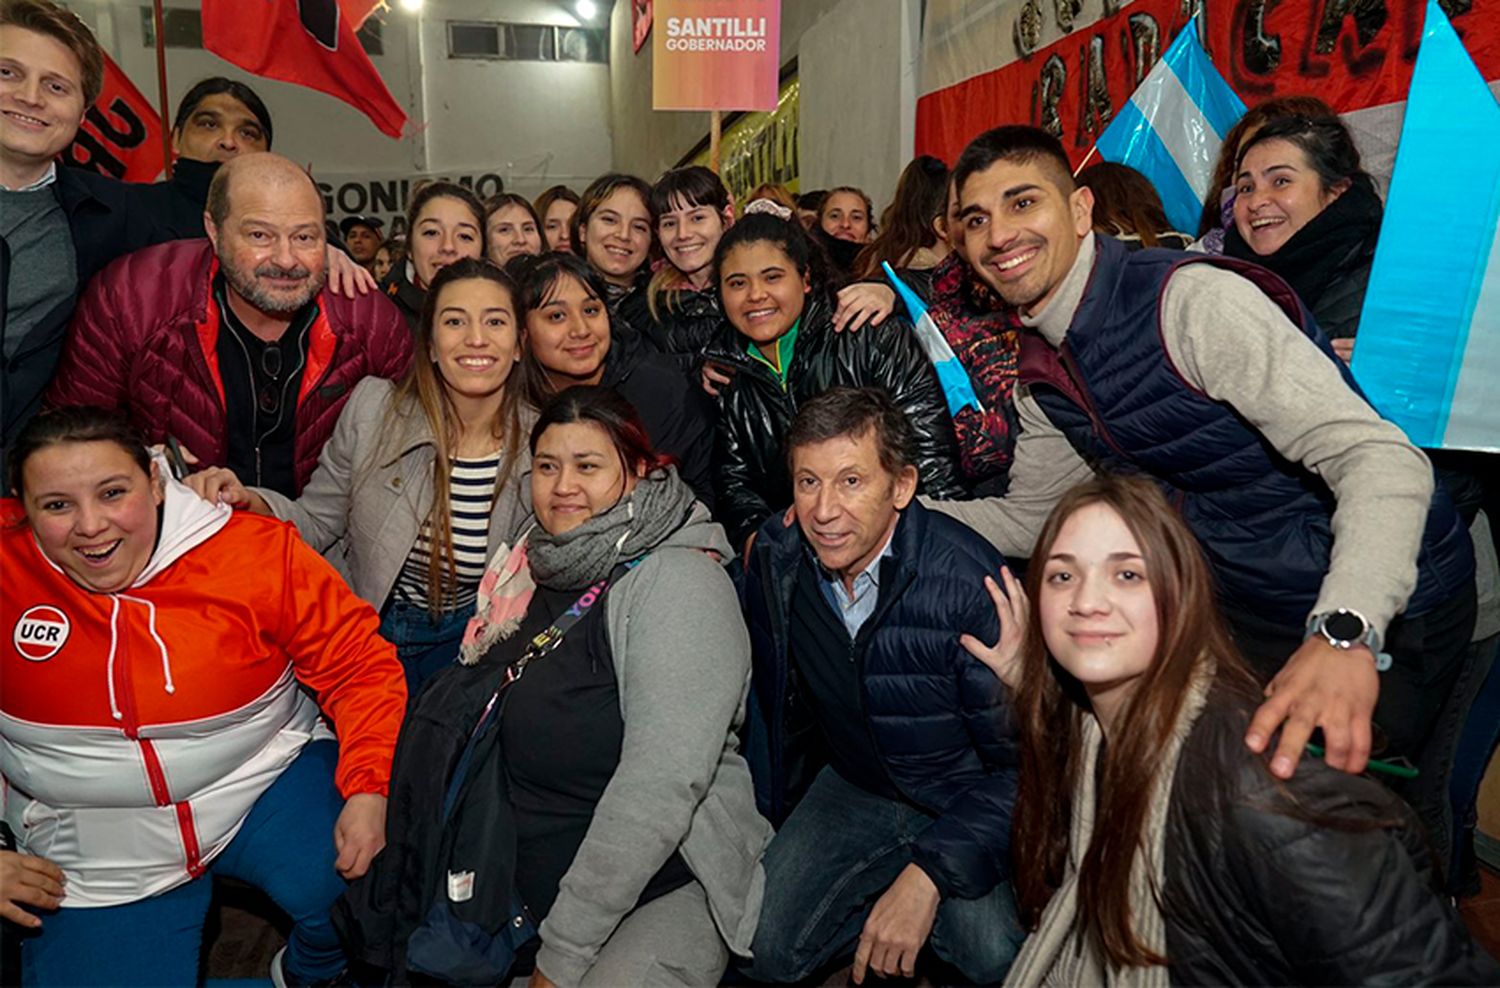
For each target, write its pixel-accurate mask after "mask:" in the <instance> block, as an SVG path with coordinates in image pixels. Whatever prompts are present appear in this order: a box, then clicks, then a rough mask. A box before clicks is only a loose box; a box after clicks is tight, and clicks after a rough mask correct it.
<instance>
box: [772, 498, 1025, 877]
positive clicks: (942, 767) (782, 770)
mask: <svg viewBox="0 0 1500 988" xmlns="http://www.w3.org/2000/svg"><path fill="white" fill-rule="evenodd" d="M810 552H811V549H810V548H809V546H808V543H807V541H806V539H805V538H804V536H803V535H802V532H801V530H800V529H798V528H797V526H796V525H793V526H792V527H791V528H787V527H786V526H784V525H783V524H782V522H781V519H780V518H772V519H770V520H768V521H767V522H766V524H765V526H764V527H763V528H762V529H761V530H760V537H759V538H757V539H756V540H755V548H754V550H753V551H752V553H751V555H750V565H749V568H748V570H747V573H746V577H745V581H744V590H743V595H744V604H745V621H746V624H747V625H748V627H749V629H750V644H751V649H752V655H753V657H754V663H755V664H754V671H753V673H752V675H751V692H752V694H753V696H754V701H755V702H754V703H753V704H752V708H751V712H750V727H749V730H748V732H747V735H748V738H747V741H746V744H745V747H746V751H745V756H746V758H747V760H748V761H749V762H750V772H751V775H752V776H753V777H754V779H755V795H756V801H757V803H758V804H759V807H760V811H761V813H762V814H763V815H764V816H766V817H767V818H768V819H769V820H771V822H772V823H773V824H776V825H778V826H779V825H780V824H781V823H782V821H784V820H785V819H786V818H787V816H788V815H789V814H790V813H791V812H792V810H793V808H794V806H795V803H796V800H797V799H798V798H799V797H800V796H801V794H802V793H804V792H805V791H806V789H807V786H808V784H809V783H810V782H811V779H812V776H813V775H815V774H816V773H817V771H818V769H819V768H820V767H821V766H820V764H815V762H816V760H817V754H818V752H817V750H816V749H817V745H816V743H810V742H813V739H814V738H815V737H816V736H817V735H818V733H819V732H818V731H817V729H816V727H815V725H812V724H810V723H807V721H808V717H807V711H808V709H809V705H808V700H807V697H806V696H805V695H802V693H801V690H802V688H801V687H800V686H799V684H798V677H797V675H796V674H795V665H794V663H793V662H792V661H791V657H790V656H791V651H790V650H791V643H790V640H789V638H788V628H789V627H790V622H791V617H790V612H791V606H792V600H793V596H794V588H795V585H796V582H797V571H798V569H799V567H800V566H801V564H802V560H803V557H804V556H806V555H807V554H809V553H810ZM1004 564H1005V558H1004V557H1003V556H1001V555H1000V553H999V552H997V551H996V550H995V548H994V547H993V546H991V545H990V544H989V543H988V542H986V541H985V540H984V539H982V538H980V537H979V536H978V535H977V534H976V533H975V532H974V531H973V530H972V529H970V528H968V527H966V526H965V525H963V524H961V523H959V522H956V521H954V520H953V519H951V518H948V517H947V516H945V515H940V514H938V513H937V512H934V511H928V510H927V509H926V508H924V507H922V505H921V503H920V502H918V501H913V502H912V503H911V505H910V506H908V507H907V508H906V510H904V511H903V512H902V513H901V520H900V522H899V523H898V524H897V525H896V531H895V534H894V535H893V536H892V537H891V557H890V558H888V559H886V560H885V561H884V562H883V563H881V566H880V593H879V601H878V602H877V603H876V605H875V611H874V613H873V614H871V615H870V617H869V619H868V620H866V621H865V623H864V625H863V626H862V627H861V628H860V632H859V634H858V636H856V639H855V643H854V647H853V648H852V649H851V654H850V660H851V661H852V662H854V663H855V664H856V666H857V668H858V675H859V686H860V690H859V701H860V709H861V711H862V713H863V714H864V719H865V722H866V724H867V726H868V728H869V732H870V739H871V740H872V741H873V742H874V745H875V749H876V751H878V753H879V755H880V762H881V768H882V770H883V771H884V772H885V774H886V776H887V777H888V779H889V780H890V783H891V786H892V788H894V789H895V790H896V791H898V792H899V793H901V795H902V798H904V799H906V800H908V801H910V802H911V803H912V804H913V805H915V806H918V807H920V808H922V809H923V810H925V811H926V812H927V813H928V814H930V815H931V816H932V817H933V821H932V823H931V824H930V825H929V826H927V827H926V828H925V829H924V830H923V831H922V833H921V834H920V835H919V836H918V837H917V839H916V842H915V844H914V846H913V848H912V853H913V856H914V858H915V860H916V862H917V864H919V865H920V866H921V868H922V870H923V871H925V872H926V873H927V875H928V877H930V878H931V879H932V881H933V883H934V884H936V885H937V887H938V890H939V891H940V892H941V893H942V895H943V897H944V898H947V897H948V896H957V897H959V898H963V899H972V898H977V897H979V896H982V895H985V894H987V893H988V892H989V891H990V890H991V889H993V888H994V887H995V886H996V885H997V884H999V882H1000V881H1002V880H1003V879H1004V878H1005V877H1006V876H1007V875H1008V874H1009V873H1010V822H1011V813H1012V810H1013V809H1014V807H1015V799H1016V784H1017V779H1018V771H1019V765H1020V744H1019V738H1018V736H1017V732H1016V723H1015V720H1014V717H1013V715H1012V713H1011V706H1010V700H1009V697H1008V695H1007V693H1006V691H1005V688H1004V687H1003V686H1001V685H1000V681H999V680H998V679H996V678H995V675H994V673H992V672H990V670H989V669H987V668H986V667H984V666H983V665H981V664H980V663H978V662H976V661H974V660H973V659H972V657H971V656H970V655H969V654H968V653H967V652H965V651H964V649H963V646H962V645H960V644H959V641H958V635H959V629H967V630H969V631H970V632H971V633H973V634H974V635H976V636H977V637H979V638H980V639H981V640H983V641H993V640H994V639H995V638H996V637H998V636H999V634H1000V625H999V622H998V621H997V620H996V619H995V608H994V605H993V604H992V603H991V601H990V598H989V594H988V593H986V592H985V589H984V577H985V576H986V575H989V574H993V573H994V572H995V571H996V570H998V569H999V568H1000V567H1001V566H1003V565H1004ZM799 715H800V716H799Z"/></svg>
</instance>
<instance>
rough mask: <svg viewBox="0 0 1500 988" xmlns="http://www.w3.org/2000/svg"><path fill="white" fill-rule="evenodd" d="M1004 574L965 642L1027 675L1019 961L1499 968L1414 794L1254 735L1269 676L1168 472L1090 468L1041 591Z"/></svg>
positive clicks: (1449, 970) (1210, 979)
mask: <svg viewBox="0 0 1500 988" xmlns="http://www.w3.org/2000/svg"><path fill="white" fill-rule="evenodd" d="M1002 576H1003V578H1004V581H1005V584H1006V592H1005V593H1004V594H1002V593H1001V591H1000V588H999V587H998V586H996V585H995V584H994V583H993V581H987V582H989V583H990V590H991V593H992V595H993V596H994V598H995V602H996V608H997V610H998V611H999V613H1000V616H1001V627H1002V638H1001V641H1000V642H999V644H998V645H997V646H996V647H994V648H990V647H987V646H985V645H983V644H982V643H980V642H978V641H976V640H975V639H973V638H972V637H970V636H967V635H966V636H964V644H965V646H966V647H968V648H969V650H970V651H971V652H972V653H973V654H974V655H975V656H976V657H977V658H979V659H980V660H981V661H984V662H985V663H986V664H987V665H989V666H990V667H991V668H992V669H994V670H995V671H996V673H997V674H998V675H1000V676H1001V678H1003V679H1006V680H1007V681H1009V682H1014V683H1015V684H1016V689H1017V697H1016V705H1017V708H1018V715H1019V722H1020V725H1021V739H1022V763H1021V784H1020V793H1019V795H1018V797H1017V801H1016V813H1015V818H1014V830H1013V833H1012V841H1011V849H1012V859H1013V864H1014V869H1015V871H1014V884H1015V888H1016V895H1017V899H1018V903H1019V905H1020V909H1021V914H1022V918H1023V921H1024V922H1025V923H1027V924H1028V925H1029V926H1030V927H1031V928H1032V929H1033V930H1034V932H1033V933H1032V936H1031V938H1030V939H1029V940H1028V941H1027V943H1026V945H1025V947H1023V948H1022V951H1021V954H1020V956H1019V957H1018V958H1017V959H1016V962H1015V965H1014V966H1013V967H1012V968H1011V972H1010V975H1009V977H1008V978H1007V981H1006V984H1007V985H1016V986H1029V985H1052V984H1061V985H1067V984H1105V983H1106V982H1107V983H1109V984H1111V985H1166V984H1169V983H1183V984H1236V983H1249V984H1367V983H1374V982H1381V983H1390V984H1415V983H1424V984H1425V983H1438V984H1493V983H1496V979H1497V978H1500V965H1497V964H1496V963H1495V961H1494V960H1493V959H1492V958H1490V957H1489V956H1488V955H1486V954H1485V952H1484V950H1483V949H1482V948H1481V947H1479V946H1478V945H1476V944H1475V943H1474V941H1473V940H1472V939H1471V938H1470V936H1469V934H1468V932H1467V931H1466V930H1465V928H1464V925H1463V922H1462V920H1460V919H1459V917H1458V915H1457V913H1456V912H1455V911H1454V910H1453V908H1452V906H1451V905H1450V904H1449V903H1448V901H1447V900H1446V899H1444V898H1443V897H1441V896H1440V895H1439V894H1438V893H1437V892H1436V890H1435V887H1434V879H1435V875H1434V871H1435V869H1434V867H1433V861H1432V855H1431V853H1430V851H1429V850H1428V848H1427V845H1426V841H1425V839H1424V837H1423V835H1422V832H1421V826H1420V824H1419V823H1418V822H1417V819H1416V817H1415V815H1414V814H1413V813H1412V811H1411V810H1410V809H1409V808H1408V807H1407V806H1406V805H1405V804H1403V803H1402V802H1401V801H1400V800H1399V799H1397V798H1396V797H1395V796H1394V795H1392V794H1391V793H1390V792H1389V790H1387V789H1386V788H1385V787H1384V786H1382V785H1380V784H1379V783H1377V782H1375V781H1373V780H1372V779H1370V778H1368V777H1357V776H1350V775H1347V774H1345V773H1343V772H1340V771H1337V770H1335V769H1332V768H1329V767H1328V766H1327V765H1325V764H1323V763H1322V762H1321V761H1318V760H1314V759H1311V758H1308V759H1303V760H1302V763H1301V765H1300V766H1299V767H1298V769H1297V773H1296V775H1294V776H1293V777H1292V778H1291V779H1289V780H1286V781H1281V780H1279V779H1277V778H1276V777H1275V776H1273V775H1272V774H1271V772H1270V769H1269V768H1268V766H1267V760H1268V759H1267V756H1265V755H1257V754H1255V753H1253V752H1251V751H1250V750H1249V749H1248V748H1247V747H1245V744H1244V740H1243V739H1244V735H1245V729H1246V726H1247V725H1248V723H1249V721H1250V717H1251V715H1252V714H1253V713H1254V710H1255V707H1256V705H1257V703H1258V702H1259V700H1260V690H1259V688H1258V686H1257V684H1256V682H1255V680H1254V679H1253V678H1252V676H1251V675H1250V673H1249V672H1248V670H1247V669H1246V667H1245V666H1244V665H1243V663H1242V662H1241V660H1240V658H1239V656H1238V655H1237V654H1236V652H1235V649H1234V646H1233V644H1232V642H1231V639H1230V638H1229V636H1228V633H1227V631H1226V630H1225V626H1224V624H1223V622H1222V620H1221V618H1220V617H1219V613H1218V609H1217V607H1216V605H1215V601H1214V589H1213V581H1212V578H1211V576H1210V573H1209V569H1208V565H1207V563H1206V562H1205V560H1204V558H1203V555H1202V551H1201V549H1200V548H1199V546H1198V543H1197V540H1196V539H1195V538H1194V537H1193V535H1192V533H1191V531H1189V529H1188V527H1187V525H1186V524H1185V523H1184V522H1183V521H1182V519H1181V517H1180V516H1179V515H1178V514H1177V512H1176V511H1175V510H1174V509H1173V508H1172V507H1171V506H1170V505H1169V504H1168V503H1167V500H1166V498H1165V496H1164V495H1163V494H1162V493H1161V491H1160V489H1159V488H1157V487H1156V486H1155V485H1154V484H1153V483H1151V482H1150V481H1149V480H1146V479H1144V478H1139V477H1136V478H1121V477H1101V478H1099V479H1096V480H1093V481H1090V482H1088V483H1086V484H1082V485H1080V486H1078V487H1075V488H1074V489H1073V490H1071V491H1070V492H1068V493H1067V494H1066V495H1064V496H1063V498H1062V500H1061V501H1059V503H1058V505H1057V507H1056V508H1055V509H1054V510H1053V512H1052V514H1051V516H1050V517H1049V518H1048V519H1047V523H1046V525H1045V526H1044V528H1043V530H1042V533H1041V536H1040V537H1039V538H1038V540H1037V545H1036V549H1035V551H1034V552H1033V554H1032V560H1031V568H1030V571H1029V573H1028V581H1027V591H1028V593H1027V594H1026V595H1023V594H1022V593H1021V589H1020V587H1019V585H1018V584H1017V583H1016V582H1015V581H1014V580H1013V579H1012V578H1011V577H1010V576H1009V575H1008V574H1002ZM1028 596H1029V598H1030V600H1031V602H1032V603H1031V604H1030V605H1029V606H1028V604H1027V603H1026V599H1027V597H1028ZM1028 611H1029V612H1030V613H1029V614H1028ZM1007 626H1008V627H1010V628H1013V629H1021V628H1024V629H1025V630H1024V633H1013V634H1009V635H1006V634H1004V633H1003V629H1005V628H1006V627H1007ZM1096 823H1100V824H1104V825H1103V826H1096V825H1095V824H1096Z"/></svg>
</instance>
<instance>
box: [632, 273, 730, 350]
mask: <svg viewBox="0 0 1500 988" xmlns="http://www.w3.org/2000/svg"><path fill="white" fill-rule="evenodd" d="M647 317H648V318H647V321H646V323H645V324H644V326H643V327H642V329H643V335H644V336H646V337H647V338H649V339H650V340H651V344H652V345H653V346H655V347H656V349H658V350H660V351H661V352H663V353H671V354H682V355H686V356H693V357H696V356H697V355H698V354H700V353H702V352H703V349H704V347H706V346H708V345H709V343H711V342H713V339H714V337H715V336H717V335H718V334H719V332H720V331H721V329H722V328H723V326H724V309H723V308H722V307H721V306H720V305H719V292H718V289H716V288H708V289H705V290H704V291H701V292H700V291H694V290H693V289H691V288H683V289H668V290H666V291H661V292H657V293H656V315H655V316H651V315H650V312H649V310H648V312H647Z"/></svg>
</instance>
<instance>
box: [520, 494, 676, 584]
mask: <svg viewBox="0 0 1500 988" xmlns="http://www.w3.org/2000/svg"><path fill="white" fill-rule="evenodd" d="M693 500H694V497H693V490H692V488H690V487H688V485H687V484H685V483H683V482H682V480H681V479H680V478H679V477H678V476H677V468H676V467H667V468H666V469H665V470H657V471H655V472H653V473H652V474H651V475H650V476H649V477H646V478H644V479H642V480H641V482H640V483H639V484H637V485H636V488H635V490H634V491H632V492H631V493H630V495H629V496H627V497H623V498H621V499H620V500H619V501H618V502H617V503H616V504H615V506H614V507H612V508H610V509H609V510H608V511H606V512H604V513H603V514H598V515H595V516H594V517H592V518H590V519H589V520H588V521H586V522H584V523H583V524H582V525H579V526H578V527H577V528H574V529H570V530H569V531H566V532H563V533H562V534H561V535H551V534H549V533H547V532H545V531H543V530H542V529H540V528H538V529H537V530H535V531H534V532H533V533H532V535H531V538H530V540H529V546H528V549H527V553H526V559H527V562H528V563H529V564H530V566H531V577H532V579H534V580H535V581H536V582H537V584H538V585H539V586H543V587H553V588H556V589H560V590H571V589H573V588H574V587H586V586H588V585H589V584H590V583H595V582H597V581H599V580H602V579H604V578H605V577H606V576H608V575H609V574H610V571H611V570H613V569H614V568H615V566H616V565H617V564H619V563H622V562H627V561H629V560H631V559H638V558H640V557H641V556H644V555H645V554H646V553H648V552H650V551H651V550H652V549H654V548H656V547H657V546H658V545H660V544H661V543H662V542H664V541H665V540H666V538H667V536H669V535H671V534H672V533H673V532H675V531H677V530H678V529H679V528H681V527H682V523H683V522H684V521H685V520H686V519H687V516H688V512H689V511H690V510H691V509H692V507H693Z"/></svg>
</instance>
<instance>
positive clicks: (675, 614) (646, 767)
mask: <svg viewBox="0 0 1500 988" xmlns="http://www.w3.org/2000/svg"><path fill="white" fill-rule="evenodd" d="M732 558H733V552H732V550H731V549H730V547H729V542H728V540H727V539H726V538H725V536H724V530H723V528H722V527H720V526H719V525H718V524H717V523H715V522H714V521H712V520H711V519H710V518H709V515H708V510H707V509H706V508H704V507H703V506H702V505H701V504H698V505H694V506H693V508H692V510H691V511H690V512H689V514H688V517H687V519H686V521H685V522H684V523H683V525H682V527H681V528H679V529H677V530H676V531H675V532H673V533H672V534H671V535H670V536H668V537H667V538H666V539H665V540H664V541H663V542H662V543H661V544H660V545H658V546H656V547H655V548H654V549H652V550H651V552H650V553H649V554H648V555H647V556H645V557H644V559H643V560H642V562H641V564H640V565H639V566H637V567H636V568H635V569H633V570H631V571H630V572H629V573H627V574H625V575H624V576H622V577H620V579H619V582H618V583H617V584H616V585H615V586H613V587H611V588H610V591H609V595H608V596H607V597H606V598H605V604H604V609H605V618H606V621H607V628H608V631H607V635H608V641H609V647H610V655H611V658H612V660H613V662H614V666H615V676H616V678H617V680H618V681H619V690H620V713H621V716H622V719H623V720H624V722H625V736H624V743H623V746H622V748H621V754H620V765H619V767H618V768H617V769H616V770H615V774H614V777H613V778H612V779H611V780H610V783H609V787H608V788H607V789H606V790H605V792H604V795H603V797H602V798H601V799H600V800H599V804H598V806H597V807H596V808H595V810H594V821H593V824H592V825H591V826H590V827H589V832H588V836H587V837H586V838H585V839H584V841H583V844H582V846H581V847H579V849H578V853H577V854H576V855H575V856H574V858H573V864H572V866H571V867H570V868H569V869H568V871H567V874H565V875H564V876H563V879H562V883H561V886H560V888H559V890H558V895H557V900H556V901H555V902H554V903H553V905H552V909H551V911H550V912H548V914H547V919H546V920H545V921H544V922H543V923H542V926H541V939H542V947H541V950H540V951H539V952H538V954H537V967H538V969H539V970H541V971H542V972H544V973H545V974H546V975H547V976H548V977H549V978H551V979H552V980H553V981H554V982H556V983H557V984H558V985H561V986H563V988H571V986H572V985H576V984H578V983H579V982H580V981H581V980H582V979H583V977H584V975H585V974H587V973H588V971H589V969H590V968H591V967H592V966H593V964H594V962H595V960H597V958H598V956H599V950H600V948H601V947H602V946H603V945H604V943H605V941H607V940H608V939H609V937H610V935H611V934H613V932H614V931H615V929H616V928H617V927H618V926H619V924H620V921H621V919H623V918H624V917H625V916H626V915H627V914H628V913H629V912H630V911H631V910H632V909H634V908H635V904H636V901H637V900H638V899H639V898H640V894H641V891H642V890H643V889H644V888H645V887H646V884H647V883H648V882H649V881H650V880H651V878H652V876H654V875H655V874H656V873H657V872H658V871H659V870H660V869H661V867H662V865H663V864H664V863H665V862H666V860H667V859H668V858H669V857H671V856H672V854H673V853H674V852H675V853H680V854H681V855H682V860H683V861H684V862H685V863H686V864H687V866H688V868H689V869H690V870H691V871H692V872H693V877H694V878H696V879H697V880H698V882H699V883H700V884H701V885H702V886H703V889H704V892H705V894H706V897H707V899H708V908H709V912H710V913H711V914H712V915H713V919H714V923H715V925H716V926H717V927H718V929H719V933H720V935H722V936H723V938H724V942H725V944H726V945H727V946H728V948H729V949H730V951H732V952H733V953H736V954H739V955H742V956H745V955H748V954H749V952H750V943H751V940H752V939H753V938H754V936H755V928H756V925H757V923H758V922H759V918H760V907H761V899H762V896H763V895H764V892H765V872H764V870H763V869H762V868H761V864H760V859H761V855H762V853H763V852H764V850H765V847H766V844H768V843H769V842H770V839H771V825H770V824H769V823H767V822H766V821H765V819H764V818H763V817H761V815H760V814H759V813H757V812H756V809H755V793H754V789H753V787H752V785H751V782H750V771H749V768H748V766H747V765H746V764H745V760H744V758H742V757H741V756H740V754H739V751H738V749H739V737H738V734H737V733H736V732H737V731H738V729H739V727H740V725H741V724H742V723H743V721H744V716H745V697H746V694H747V691H748V688H749V681H750V640H749V636H748V633H747V632H746V630H745V623H744V620H743V619H742V618H741V617H740V609H739V603H738V601H737V599H736V597H735V591H734V585H733V584H732V583H731V582H730V579H729V576H728V574H727V573H726V572H725V570H724V565H723V560H727V559H732ZM714 752H717V753H718V754H717V757H715V756H714V754H713V753H714ZM705 756H706V757H705Z"/></svg>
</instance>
